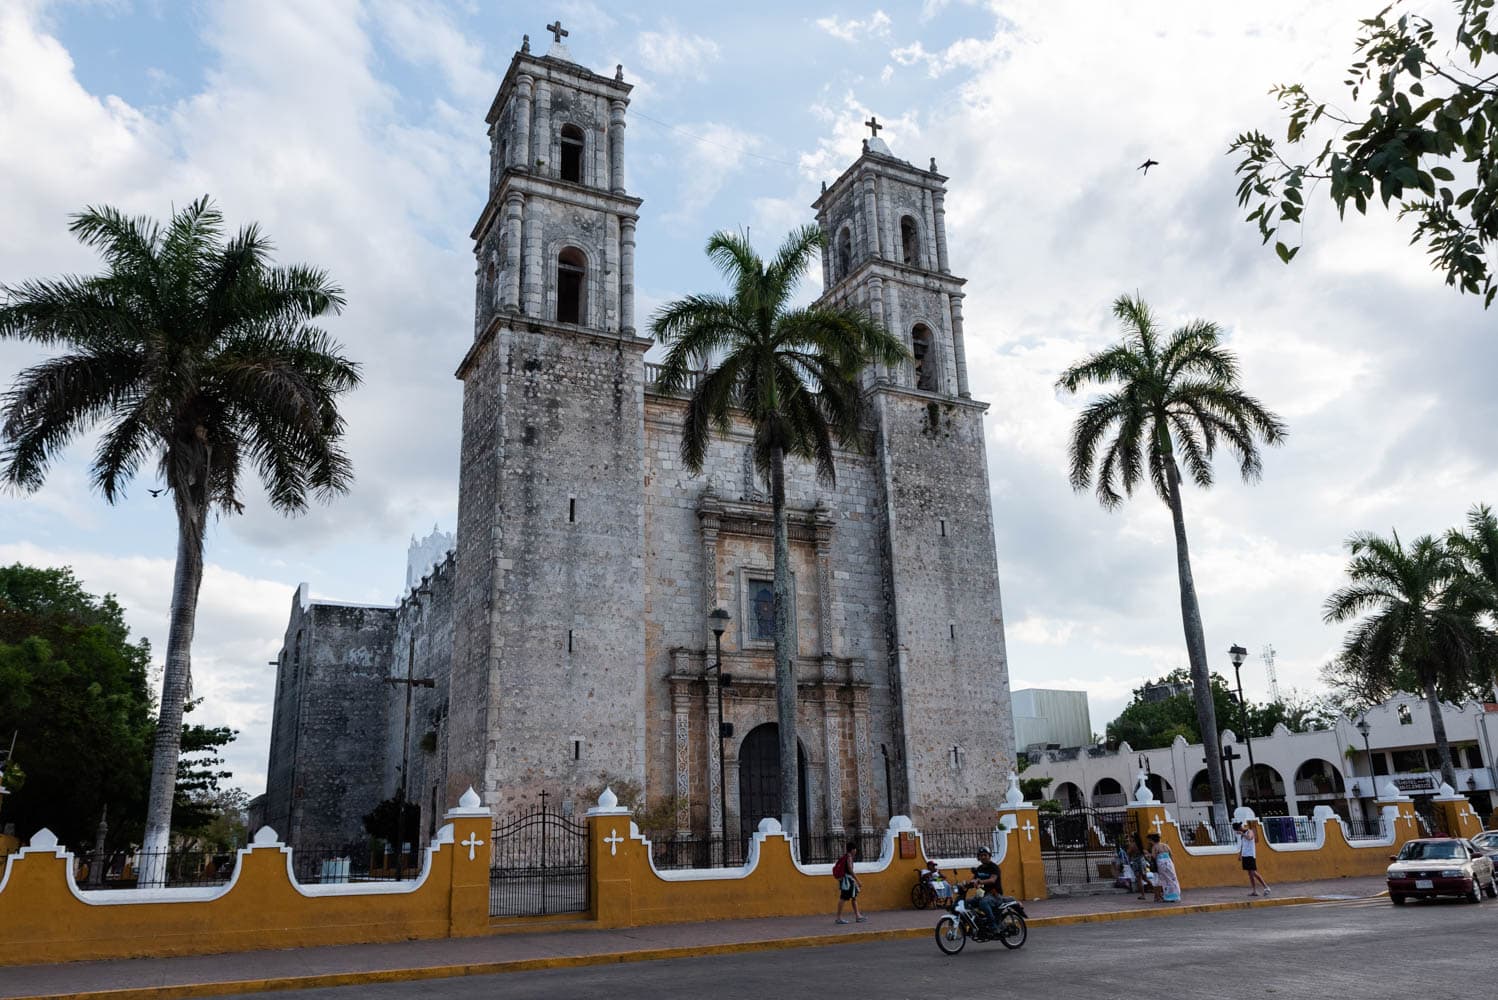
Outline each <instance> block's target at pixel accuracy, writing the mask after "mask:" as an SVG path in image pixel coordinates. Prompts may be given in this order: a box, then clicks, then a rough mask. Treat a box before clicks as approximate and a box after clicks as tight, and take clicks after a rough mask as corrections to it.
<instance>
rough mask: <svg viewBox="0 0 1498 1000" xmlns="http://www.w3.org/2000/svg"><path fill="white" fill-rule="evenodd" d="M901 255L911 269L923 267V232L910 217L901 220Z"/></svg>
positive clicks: (903, 217)
mask: <svg viewBox="0 0 1498 1000" xmlns="http://www.w3.org/2000/svg"><path fill="white" fill-rule="evenodd" d="M900 253H901V259H902V260H904V262H905V263H907V264H909V265H910V266H911V267H920V266H921V231H920V229H918V228H917V227H916V224H915V219H913V218H911V217H910V216H908V215H906V216H902V217H901V218H900Z"/></svg>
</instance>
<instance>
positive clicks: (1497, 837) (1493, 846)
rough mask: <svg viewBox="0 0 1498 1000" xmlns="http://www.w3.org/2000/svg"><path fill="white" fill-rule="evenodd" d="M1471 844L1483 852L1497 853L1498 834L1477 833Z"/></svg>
mask: <svg viewBox="0 0 1498 1000" xmlns="http://www.w3.org/2000/svg"><path fill="white" fill-rule="evenodd" d="M1472 843H1474V844H1476V845H1477V846H1478V847H1480V848H1482V849H1483V850H1484V851H1498V832H1493V833H1479V834H1478V835H1477V836H1475V837H1473V838H1472Z"/></svg>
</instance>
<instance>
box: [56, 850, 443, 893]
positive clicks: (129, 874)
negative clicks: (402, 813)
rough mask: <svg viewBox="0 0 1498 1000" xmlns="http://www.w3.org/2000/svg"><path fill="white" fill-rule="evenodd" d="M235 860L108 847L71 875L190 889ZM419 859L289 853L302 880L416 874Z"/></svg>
mask: <svg viewBox="0 0 1498 1000" xmlns="http://www.w3.org/2000/svg"><path fill="white" fill-rule="evenodd" d="M238 863H239V852H238V851H237V850H227V851H180V850H179V851H108V852H105V853H104V854H103V855H100V856H98V857H95V856H94V855H93V854H92V853H90V854H85V855H81V856H79V857H78V858H77V860H76V862H75V865H76V867H75V869H74V873H73V875H74V880H75V881H76V882H77V883H78V887H79V888H80V889H150V888H168V889H177V888H191V887H199V886H217V885H223V884H224V883H226V882H228V881H229V879H230V878H232V877H233V875H234V869H235V866H236V865H237V864H238ZM421 864H422V862H421V855H420V852H419V851H411V852H410V853H409V854H407V856H406V857H405V858H404V859H398V858H396V856H395V855H393V854H389V853H371V852H370V850H369V848H368V847H366V846H363V845H358V846H345V847H312V848H303V849H301V850H296V851H292V854H291V870H292V876H293V877H294V878H295V879H296V881H297V882H299V883H300V884H302V885H319V884H338V883H345V882H378V881H396V880H400V879H407V880H409V879H415V878H417V877H419V876H420V874H421Z"/></svg>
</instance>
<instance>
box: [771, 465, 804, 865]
mask: <svg viewBox="0 0 1498 1000" xmlns="http://www.w3.org/2000/svg"><path fill="white" fill-rule="evenodd" d="M770 510H771V512H772V515H773V519H774V525H775V715H776V722H777V726H776V728H777V729H778V730H779V735H780V825H781V827H782V828H784V830H785V832H786V835H787V836H789V837H793V838H794V837H797V836H799V835H800V825H799V822H798V815H797V813H798V812H799V810H798V808H797V806H798V804H799V802H800V797H799V794H798V789H797V777H798V775H797V773H796V765H797V762H798V755H797V752H796V751H797V746H796V651H795V649H794V648H793V646H792V640H793V634H794V633H793V630H792V622H791V543H790V536H789V532H788V529H787V527H786V519H785V451H784V450H783V449H782V448H780V447H778V446H777V447H774V448H772V449H771V450H770Z"/></svg>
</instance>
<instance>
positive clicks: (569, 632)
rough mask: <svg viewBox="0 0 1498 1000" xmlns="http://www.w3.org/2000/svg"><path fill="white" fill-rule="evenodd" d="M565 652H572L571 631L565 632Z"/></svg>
mask: <svg viewBox="0 0 1498 1000" xmlns="http://www.w3.org/2000/svg"><path fill="white" fill-rule="evenodd" d="M567 652H569V653H570V652H572V630H571V629H570V628H569V629H568V630H567Z"/></svg>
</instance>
